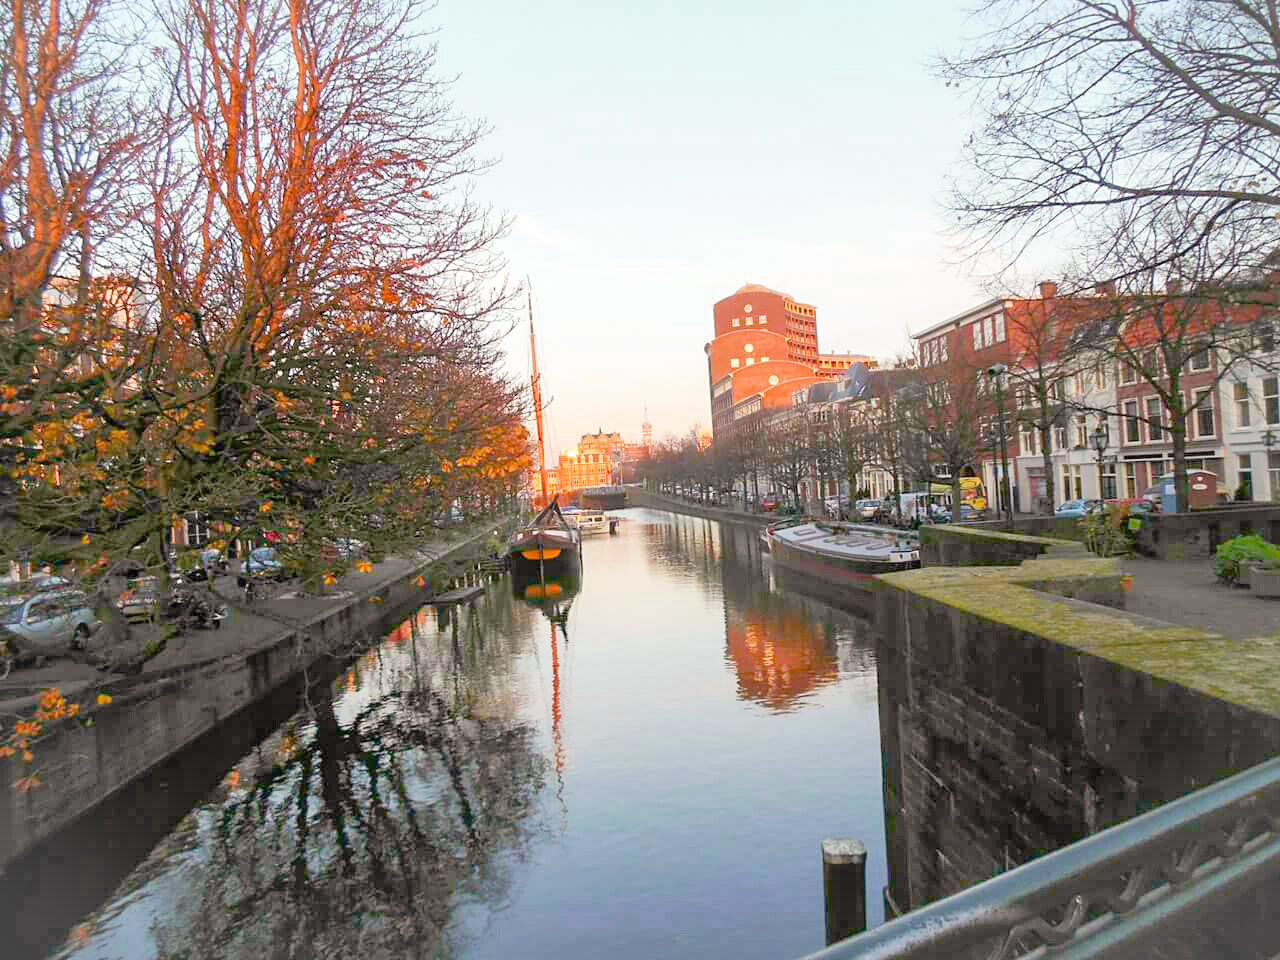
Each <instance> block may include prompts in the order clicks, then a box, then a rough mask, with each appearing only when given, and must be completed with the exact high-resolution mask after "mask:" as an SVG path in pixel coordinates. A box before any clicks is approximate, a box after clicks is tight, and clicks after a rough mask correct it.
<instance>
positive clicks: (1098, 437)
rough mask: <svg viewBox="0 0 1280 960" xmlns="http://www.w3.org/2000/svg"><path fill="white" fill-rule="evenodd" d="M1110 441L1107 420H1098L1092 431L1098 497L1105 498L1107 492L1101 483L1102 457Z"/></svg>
mask: <svg viewBox="0 0 1280 960" xmlns="http://www.w3.org/2000/svg"><path fill="white" fill-rule="evenodd" d="M1110 442H1111V434H1110V431H1108V430H1107V421H1105V420H1099V421H1098V426H1097V428H1096V429H1095V430H1094V431H1093V449H1094V450H1097V451H1098V499H1099V500H1105V499H1107V492H1106V490H1104V489H1103V485H1102V457H1103V454H1105V453H1106V452H1107V444H1109V443H1110Z"/></svg>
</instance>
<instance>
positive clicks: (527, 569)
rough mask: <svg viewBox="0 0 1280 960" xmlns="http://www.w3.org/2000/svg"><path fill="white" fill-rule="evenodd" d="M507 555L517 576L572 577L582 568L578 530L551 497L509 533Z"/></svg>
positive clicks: (580, 542) (542, 577)
mask: <svg viewBox="0 0 1280 960" xmlns="http://www.w3.org/2000/svg"><path fill="white" fill-rule="evenodd" d="M507 556H508V558H509V563H510V567H511V571H512V573H514V574H516V575H518V576H525V577H536V578H539V579H545V578H547V577H558V576H576V575H577V574H578V572H579V571H580V570H581V569H582V541H581V539H580V537H579V535H578V531H577V530H575V529H574V527H573V526H572V525H571V524H570V523H569V521H568V520H566V519H565V517H564V514H563V513H561V512H560V504H559V503H557V502H556V501H555V500H552V501H551V502H550V503H549V504H547V505H546V507H544V508H543V510H542V512H541V513H539V514H538V515H537V516H536V517H534V518H533V520H531V521H530V522H529V523H527V524H525V525H524V526H523V527H521V528H520V529H519V530H517V531H516V532H515V533H513V534H512V535H511V539H510V540H509V541H507Z"/></svg>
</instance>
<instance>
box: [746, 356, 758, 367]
mask: <svg viewBox="0 0 1280 960" xmlns="http://www.w3.org/2000/svg"><path fill="white" fill-rule="evenodd" d="M755 362H756V358H755V357H747V366H748V367H749V366H751V365H752V364H753V363H755Z"/></svg>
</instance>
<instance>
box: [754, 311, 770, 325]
mask: <svg viewBox="0 0 1280 960" xmlns="http://www.w3.org/2000/svg"><path fill="white" fill-rule="evenodd" d="M756 322H757V323H760V324H765V323H768V322H769V318H768V317H767V316H765V315H764V314H763V313H762V314H760V316H758V317H756Z"/></svg>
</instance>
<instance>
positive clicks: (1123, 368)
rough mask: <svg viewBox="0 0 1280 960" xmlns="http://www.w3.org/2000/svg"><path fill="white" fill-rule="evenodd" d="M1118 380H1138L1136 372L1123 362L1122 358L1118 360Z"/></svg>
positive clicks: (1128, 381)
mask: <svg viewBox="0 0 1280 960" xmlns="http://www.w3.org/2000/svg"><path fill="white" fill-rule="evenodd" d="M1120 382H1121V383H1137V382H1138V372H1137V371H1136V370H1134V369H1133V367H1131V366H1129V364H1127V363H1125V362H1124V361H1123V360H1122V361H1120Z"/></svg>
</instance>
